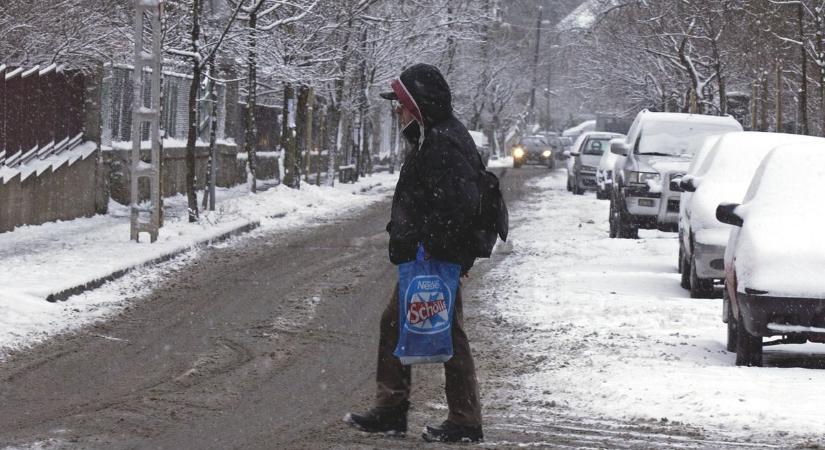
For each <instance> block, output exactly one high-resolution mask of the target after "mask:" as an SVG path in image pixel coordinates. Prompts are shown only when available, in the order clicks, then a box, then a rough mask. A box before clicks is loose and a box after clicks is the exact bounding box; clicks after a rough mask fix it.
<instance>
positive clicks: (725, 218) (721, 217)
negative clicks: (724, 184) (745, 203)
mask: <svg viewBox="0 0 825 450" xmlns="http://www.w3.org/2000/svg"><path fill="white" fill-rule="evenodd" d="M738 207H739V203H721V204H720V205H719V206H717V207H716V220H718V221H720V222H722V223H726V224H728V225H733V226H735V227H741V226H742V224H743V223H744V220H743V219H742V216H740V215H739V214H736V208H738Z"/></svg>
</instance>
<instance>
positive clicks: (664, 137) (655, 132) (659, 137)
mask: <svg viewBox="0 0 825 450" xmlns="http://www.w3.org/2000/svg"><path fill="white" fill-rule="evenodd" d="M729 131H738V129H736V128H735V127H733V126H732V125H728V124H713V123H690V122H653V123H651V124H650V125H649V126H646V127H644V129H643V131H642V134H641V140H640V141H639V146H638V147H637V154H639V155H660V156H682V157H687V158H690V157H692V156H693V155H694V154H695V153H696V152H697V151H699V149H700V148H701V147H702V144H703V143H704V141H705V138H706V137H708V136H711V135H714V134H723V133H726V132H729Z"/></svg>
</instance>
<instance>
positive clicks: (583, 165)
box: [567, 131, 623, 195]
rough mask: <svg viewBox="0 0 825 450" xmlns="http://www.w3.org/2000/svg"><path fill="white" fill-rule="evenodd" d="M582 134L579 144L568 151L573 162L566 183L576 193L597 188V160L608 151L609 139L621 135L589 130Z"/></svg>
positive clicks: (579, 193)
mask: <svg viewBox="0 0 825 450" xmlns="http://www.w3.org/2000/svg"><path fill="white" fill-rule="evenodd" d="M583 136H584V138H583V139H582V141H581V144H580V146H579V147H578V148H576V149H574V150H572V151H570V157H571V158H573V163H572V170H571V171H570V172H568V175H567V176H568V177H571V178H572V180H571V181H569V182H568V183H569V184H570V185H571V186H572V190H573V193H574V194H577V195H581V194H583V193H584V191H586V190H589V191H595V190H596V189H597V183H596V171H597V170H598V166H599V161H600V160H601V159H602V155H603V154H604V153H610V140H611V139H613V138H616V137H620V136H623V135H620V134H617V133H605V132H597V131H591V132H588V133H584V135H583Z"/></svg>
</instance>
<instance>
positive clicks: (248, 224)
mask: <svg viewBox="0 0 825 450" xmlns="http://www.w3.org/2000/svg"><path fill="white" fill-rule="evenodd" d="M396 177H397V174H396V175H389V174H387V173H380V174H376V175H373V176H370V177H366V178H363V179H362V180H360V181H359V182H358V183H355V184H336V186H335V187H334V188H329V187H316V186H312V185H308V184H304V185H302V187H301V189H300V190H297V191H296V190H293V189H289V188H286V187H282V186H278V187H275V188H272V189H269V190H267V191H265V192H261V193H258V194H257V195H251V194H249V193H248V192H247V189H246V186H237V187H234V188H231V189H219V190H218V194H217V198H218V200H219V201H218V204H217V206H216V211H214V212H207V213H203V214H202V217H201V220H200V222H198V223H189V222H188V220H187V217H186V199H185V197H184V196H177V197H174V198H171V199H167V200H166V201H165V209H164V214H165V225H164V227H163V228H161V230H160V234H159V236H158V240H157V242H155V243H153V244H150V243H148V237H147V236H142V242H140V243H134V242H132V241H130V240H129V209H128V208H127V207H125V206H122V205H119V204H117V203H114V202H112V203H111V204H110V207H109V213H108V214H106V215H99V216H95V217H91V218H84V219H76V220H72V221H66V222H53V223H47V224H44V225H38V226H26V227H21V228H18V229H16V230H15V231H13V232H9V233H2V234H0V261H3V270H2V271H0V286H2V288H0V354H1V353H2V349H3V348H13V347H16V346H19V345H25V344H26V343H29V342H32V341H33V340H37V339H40V338H43V337H45V336H47V335H48V334H50V333H53V332H56V331H59V330H63V329H67V327H68V328H71V327H75V326H79V325H80V324H82V323H85V322H87V321H88V320H91V317H92V316H96V317H97V316H100V315H105V311H101V309H103V310H106V308H105V307H104V305H103V304H106V303H107V301H106V300H105V299H103V300H100V299H98V300H96V301H95V303H97V304H96V306H95V308H93V310H94V311H92V310H91V309H90V310H89V311H86V310H85V309H84V308H83V307H82V305H80V304H81V303H83V299H78V298H71V299H69V301H67V302H58V303H49V302H47V301H46V299H47V298H48V297H49V296H50V295H54V294H57V293H60V292H63V291H66V290H68V289H72V288H76V287H79V286H83V285H85V284H87V283H90V282H94V281H95V280H100V279H105V278H107V277H110V276H111V275H112V274H117V273H119V272H124V271H129V270H132V269H134V268H136V267H140V266H142V265H145V264H147V263H150V262H153V261H158V260H163V259H169V258H172V257H174V256H175V255H178V254H180V253H182V252H185V251H187V250H189V249H192V248H193V247H195V246H197V245H199V244H201V245H203V244H204V243H206V242H209V241H212V240H214V239H216V238H219V237H222V236H226V235H227V234H228V233H233V232H236V231H240V232H242V231H247V230H249V229H252V228H256V227H259V226H260V228H261V230H263V231H271V230H283V231H288V230H290V229H296V228H299V227H303V226H307V225H311V224H313V223H315V222H317V221H318V220H319V219H329V218H334V217H335V216H339V215H341V214H346V213H352V212H355V211H357V210H359V209H361V208H364V207H366V206H368V205H370V204H373V203H375V202H377V201H380V200H382V199H384V198H386V197H387V196H388V195H389V194H390V193H391V192H392V189H393V187H394V186H395V179H396ZM184 259H185V258H184ZM172 266H174V263H173V264H172ZM150 278H151V277H150ZM146 284H150V283H146ZM117 300H118V299H114V298H113V299H111V301H110V302H109V303H114V302H116V301H117ZM101 302H102V303H103V304H101ZM67 311H69V312H74V314H71V316H72V318H71V321H72V323H65V322H66V320H68V319H67V315H66V314H67ZM84 311H86V312H88V313H89V314H85V312H84ZM78 313H79V314H78Z"/></svg>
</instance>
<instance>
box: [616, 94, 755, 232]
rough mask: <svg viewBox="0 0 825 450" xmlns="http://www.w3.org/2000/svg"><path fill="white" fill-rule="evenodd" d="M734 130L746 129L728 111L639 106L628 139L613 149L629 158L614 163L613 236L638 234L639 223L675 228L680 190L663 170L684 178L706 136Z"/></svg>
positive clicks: (640, 225)
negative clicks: (677, 110) (654, 109)
mask: <svg viewBox="0 0 825 450" xmlns="http://www.w3.org/2000/svg"><path fill="white" fill-rule="evenodd" d="M730 131H742V126H741V125H740V124H739V122H737V121H736V120H734V119H733V118H732V117H730V116H724V117H720V116H706V115H701V114H680V113H660V112H650V111H647V110H643V111H641V112H640V113H639V114H638V115H637V116H636V119H635V120H634V121H633V125H631V127H630V131H629V133H628V135H627V137H626V138H625V140H624V141H614V142H613V144H612V145H611V148H610V150H611V151H612V152H613V153H615V154H617V155H621V156H624V157H625V158H624V159H621V160H619V161H617V163H616V167H615V168H614V175H615V176H614V185H613V194H612V197H611V199H610V235H611V236H615V237H619V238H636V237H638V233H639V228H648V229H659V230H662V231H676V230H677V228H678V226H677V224H678V218H679V195H680V194H681V193H680V192H677V191H674V190H672V189H671V187H672V186H671V181H672V180H671V179H664V175H665V173H666V172H669V173H670V175H669V176H670V177H673V178H678V177H681V175H682V173H684V171H685V170H686V169H687V167H688V165H689V164H690V160H691V158H692V157H693V154H694V153H696V151H697V150H698V149H699V147H700V146H701V145H702V142H703V141H704V139H705V137H707V136H710V135H713V134H723V133H726V132H730ZM679 170H681V173H680V172H678V171H679ZM674 187H675V186H674Z"/></svg>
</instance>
